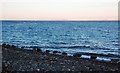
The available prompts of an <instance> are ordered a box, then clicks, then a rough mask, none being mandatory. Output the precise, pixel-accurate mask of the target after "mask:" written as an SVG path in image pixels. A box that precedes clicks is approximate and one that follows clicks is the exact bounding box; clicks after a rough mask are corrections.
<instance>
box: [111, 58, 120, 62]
mask: <svg viewBox="0 0 120 73" xmlns="http://www.w3.org/2000/svg"><path fill="white" fill-rule="evenodd" d="M118 61H119V59H111V63H117V62H118Z"/></svg>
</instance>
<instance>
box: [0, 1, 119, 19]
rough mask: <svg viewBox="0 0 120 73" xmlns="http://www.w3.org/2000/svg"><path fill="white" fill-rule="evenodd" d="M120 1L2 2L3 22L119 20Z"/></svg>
mask: <svg viewBox="0 0 120 73" xmlns="http://www.w3.org/2000/svg"><path fill="white" fill-rule="evenodd" d="M118 2H119V0H1V1H0V5H1V6H0V7H1V8H0V16H1V17H0V19H1V20H117V19H118Z"/></svg>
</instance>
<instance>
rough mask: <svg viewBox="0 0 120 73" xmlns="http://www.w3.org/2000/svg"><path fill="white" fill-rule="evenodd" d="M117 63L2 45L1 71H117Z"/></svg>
mask: <svg viewBox="0 0 120 73" xmlns="http://www.w3.org/2000/svg"><path fill="white" fill-rule="evenodd" d="M118 66H119V63H115V62H104V61H97V60H95V59H84V58H79V57H73V56H67V55H66V54H63V55H58V54H56V53H54V54H53V53H49V52H47V51H46V52H42V50H39V51H33V50H27V49H24V48H23V47H22V48H19V47H16V46H13V45H12V46H11V45H9V46H7V47H6V46H5V45H3V47H2V72H3V73H4V72H14V71H17V72H21V71H22V72H26V71H31V72H32V71H36V72H48V73H49V71H54V72H55V71H72V72H76V71H77V72H86V71H88V72H89V71H99V72H103V71H117V72H119V71H120V69H119V67H118Z"/></svg>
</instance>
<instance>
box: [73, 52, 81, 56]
mask: <svg viewBox="0 0 120 73" xmlns="http://www.w3.org/2000/svg"><path fill="white" fill-rule="evenodd" d="M81 56H82V55H81V54H79V53H75V54H73V57H81Z"/></svg>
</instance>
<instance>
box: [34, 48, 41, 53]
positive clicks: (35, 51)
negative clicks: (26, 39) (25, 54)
mask: <svg viewBox="0 0 120 73" xmlns="http://www.w3.org/2000/svg"><path fill="white" fill-rule="evenodd" d="M33 52H34V53H37V52H42V50H41V49H39V48H38V47H33Z"/></svg>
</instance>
